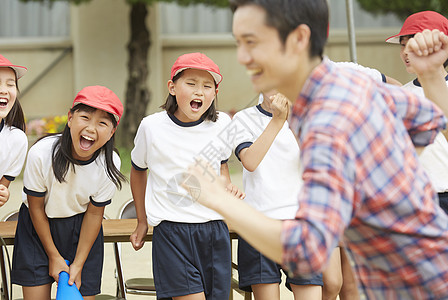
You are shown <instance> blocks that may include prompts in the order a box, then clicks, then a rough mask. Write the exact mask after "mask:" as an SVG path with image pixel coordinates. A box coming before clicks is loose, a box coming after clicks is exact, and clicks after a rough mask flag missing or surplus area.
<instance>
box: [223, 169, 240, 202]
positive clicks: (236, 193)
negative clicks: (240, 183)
mask: <svg viewBox="0 0 448 300" xmlns="http://www.w3.org/2000/svg"><path fill="white" fill-rule="evenodd" d="M221 175H222V176H224V177H225V178H226V190H227V191H228V192H229V193H230V194H232V195H234V196H235V197H237V198H240V199H244V198H245V197H246V194H245V193H244V192H243V191H241V190H240V189H239V188H238V187H237V186H236V185H234V184H233V183H232V181H231V179H230V172H229V165H228V164H227V163H224V164H221Z"/></svg>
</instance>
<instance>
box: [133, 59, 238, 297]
mask: <svg viewBox="0 0 448 300" xmlns="http://www.w3.org/2000/svg"><path fill="white" fill-rule="evenodd" d="M221 80H222V76H221V73H220V71H219V68H218V66H217V65H216V64H215V63H214V62H213V61H212V60H211V59H210V58H208V57H207V56H206V55H204V54H202V53H189V54H185V55H182V56H180V57H179V58H178V59H177V60H176V62H175V63H174V65H173V67H172V69H171V79H170V80H169V81H168V91H169V95H168V97H167V99H166V102H165V104H164V105H162V108H164V109H165V111H163V112H158V113H155V114H152V115H150V116H147V117H146V118H144V119H143V120H142V122H141V124H140V127H139V129H138V131H137V135H136V137H135V147H134V149H133V150H132V153H131V158H132V169H131V190H132V195H133V197H134V201H135V208H136V211H137V218H138V225H137V228H136V230H135V231H134V233H133V234H132V236H131V242H132V245H133V247H134V248H135V249H136V250H139V249H140V248H141V247H142V246H143V238H144V237H145V235H146V232H147V230H148V223H149V224H150V225H152V226H154V235H153V243H152V246H153V256H152V259H153V273H154V280H155V287H156V291H157V298H158V299H160V298H174V299H179V298H178V297H181V298H182V299H209V300H210V299H215V300H222V299H229V293H230V279H231V257H230V253H231V252H230V239H229V230H228V228H227V225H226V224H225V223H224V222H223V221H222V217H221V216H220V215H219V214H217V213H215V212H213V211H211V210H209V209H208V208H205V207H204V206H202V205H200V204H199V203H197V202H196V201H194V200H193V198H192V197H190V196H189V194H188V192H187V191H185V190H184V189H183V188H181V187H180V183H181V182H182V180H183V176H184V171H185V170H186V168H187V166H188V165H189V164H192V163H194V162H195V161H196V160H197V159H198V158H202V159H205V160H207V161H209V162H210V164H212V165H213V168H214V169H215V171H216V172H219V173H220V174H223V175H225V177H226V178H227V184H228V185H227V189H228V190H230V191H232V192H233V193H234V194H236V195H237V196H239V197H241V196H242V193H241V192H239V190H238V189H236V188H235V187H233V186H232V185H231V183H230V176H229V172H228V167H227V163H226V161H227V159H228V158H229V156H230V154H231V147H230V146H229V145H228V144H227V143H226V140H227V138H226V136H224V133H223V132H224V129H225V127H227V126H228V124H229V123H230V117H229V116H228V115H226V114H224V113H222V112H219V113H218V112H217V111H216V94H217V93H218V85H219V83H220V82H221ZM148 171H149V172H148Z"/></svg>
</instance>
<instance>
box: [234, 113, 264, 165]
mask: <svg viewBox="0 0 448 300" xmlns="http://www.w3.org/2000/svg"><path fill="white" fill-rule="evenodd" d="M252 119H253V117H251V115H250V113H249V111H248V110H243V111H241V112H238V113H236V114H235V116H234V117H233V119H232V123H231V124H230V126H229V129H230V133H229V137H230V139H229V140H230V142H229V143H230V144H231V145H232V148H233V149H234V151H235V156H236V157H237V158H238V159H240V156H239V154H240V151H241V150H243V149H244V148H248V147H250V146H251V145H252V144H253V143H254V142H255V140H256V139H257V136H256V134H255V132H254V131H253V130H252V129H251V122H252V121H253V120H252Z"/></svg>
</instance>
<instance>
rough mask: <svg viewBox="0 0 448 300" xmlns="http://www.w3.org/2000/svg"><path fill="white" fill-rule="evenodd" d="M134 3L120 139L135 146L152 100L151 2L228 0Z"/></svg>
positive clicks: (203, 0) (221, 3)
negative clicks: (150, 80)
mask: <svg viewBox="0 0 448 300" xmlns="http://www.w3.org/2000/svg"><path fill="white" fill-rule="evenodd" d="M20 1H22V2H30V1H35V2H42V3H49V4H50V5H51V3H52V2H56V1H66V2H71V3H74V4H82V3H86V2H90V1H92V0H20ZM123 1H126V2H127V3H128V4H129V5H130V6H131V10H130V15H129V26H130V33H131V34H130V40H129V43H128V45H127V49H128V74H129V78H128V79H127V86H126V95H125V99H126V102H125V106H124V114H123V118H122V121H121V122H120V130H119V131H118V132H119V135H118V142H119V144H120V145H121V146H123V147H125V148H128V149H129V148H131V147H132V145H133V140H134V136H135V133H136V132H137V128H138V125H139V123H140V120H141V119H142V118H143V117H144V116H145V114H146V108H147V107H148V104H149V102H150V100H151V96H150V92H149V89H148V86H147V78H148V73H149V66H148V54H149V47H150V46H151V32H150V30H149V29H148V28H147V26H146V23H145V20H146V17H147V15H148V7H149V5H151V4H153V3H155V2H176V3H178V4H179V5H184V6H187V5H190V4H205V5H210V6H216V7H226V6H228V5H229V3H228V0H123Z"/></svg>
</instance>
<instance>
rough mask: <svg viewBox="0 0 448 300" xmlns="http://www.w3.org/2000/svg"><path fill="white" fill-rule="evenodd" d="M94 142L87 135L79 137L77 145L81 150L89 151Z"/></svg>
mask: <svg viewBox="0 0 448 300" xmlns="http://www.w3.org/2000/svg"><path fill="white" fill-rule="evenodd" d="M94 142H95V139H93V138H91V137H90V136H87V135H81V139H80V141H79V145H80V147H81V149H82V150H85V151H87V150H89V149H90V148H91V147H92V145H93V143H94Z"/></svg>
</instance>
